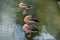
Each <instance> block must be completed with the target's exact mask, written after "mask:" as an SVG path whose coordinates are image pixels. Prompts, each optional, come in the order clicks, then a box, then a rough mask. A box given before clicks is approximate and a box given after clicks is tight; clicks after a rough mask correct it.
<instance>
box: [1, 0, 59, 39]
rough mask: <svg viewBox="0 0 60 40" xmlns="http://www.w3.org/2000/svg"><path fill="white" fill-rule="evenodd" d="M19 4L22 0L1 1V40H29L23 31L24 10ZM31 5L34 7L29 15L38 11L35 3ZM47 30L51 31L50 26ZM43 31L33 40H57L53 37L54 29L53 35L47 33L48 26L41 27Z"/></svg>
mask: <svg viewBox="0 0 60 40" xmlns="http://www.w3.org/2000/svg"><path fill="white" fill-rule="evenodd" d="M22 1H24V0H22ZM29 1H32V0H29ZM29 1H25V2H29ZM19 2H21V0H17V1H16V0H1V1H0V40H27V39H26V36H25V33H24V31H23V29H22V25H23V16H22V12H23V10H21V9H20V8H19V7H18V4H19ZM31 4H32V7H31V8H32V9H31V10H30V11H28V13H29V12H32V11H33V10H34V11H33V12H34V13H35V11H36V10H35V8H34V6H35V5H34V3H33V1H32V3H31ZM31 4H30V5H31ZM36 7H37V6H36ZM36 9H37V8H36ZM49 15H50V14H49ZM46 17H47V19H48V18H49V16H46ZM19 23H20V24H19ZM39 27H40V25H39ZM39 27H38V28H39ZM51 27H52V26H51ZM47 28H49V29H50V25H49V26H47ZM52 28H54V27H52ZM41 29H42V31H41V32H39V33H38V34H39V35H36V36H35V37H33V38H32V40H56V38H55V36H54V35H51V34H53V31H54V29H52V30H53V31H52V33H51V34H50V33H49V32H50V31H47V30H48V29H46V25H44V24H43V25H41ZM39 30H40V29H39ZM58 38H59V37H58ZM29 40H31V39H29Z"/></svg>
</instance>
